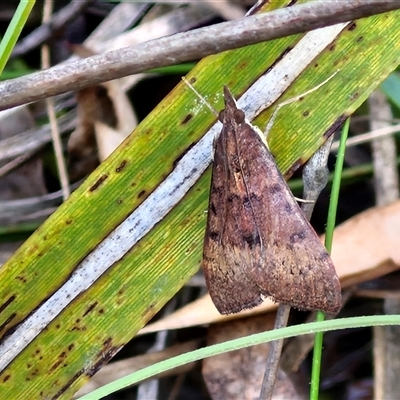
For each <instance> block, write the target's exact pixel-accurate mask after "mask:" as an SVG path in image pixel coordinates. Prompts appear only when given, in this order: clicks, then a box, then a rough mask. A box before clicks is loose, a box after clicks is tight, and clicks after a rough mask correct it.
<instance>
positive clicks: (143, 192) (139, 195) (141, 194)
mask: <svg viewBox="0 0 400 400" xmlns="http://www.w3.org/2000/svg"><path fill="white" fill-rule="evenodd" d="M145 193H146V191H145V190H142V191H141V192H140V193H139V194H138V195H137V197H138V199H140V198H141V197H143V196H144V195H145Z"/></svg>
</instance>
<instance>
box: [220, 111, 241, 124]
mask: <svg viewBox="0 0 400 400" xmlns="http://www.w3.org/2000/svg"><path fill="white" fill-rule="evenodd" d="M225 117H228V118H229V117H230V116H229V115H228V114H227V110H226V109H225V110H222V111H220V113H219V114H218V121H219V122H222V123H223V122H224V120H225ZM232 117H233V119H234V121H235V122H236V123H237V124H241V123H242V122H244V120H245V118H246V117H245V115H244V112H243V111H242V110H239V109H238V108H237V109H236V110H234V111H233V114H232Z"/></svg>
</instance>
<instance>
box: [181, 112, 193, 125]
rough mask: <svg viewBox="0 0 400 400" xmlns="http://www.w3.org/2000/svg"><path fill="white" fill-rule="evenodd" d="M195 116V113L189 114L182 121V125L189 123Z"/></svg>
mask: <svg viewBox="0 0 400 400" xmlns="http://www.w3.org/2000/svg"><path fill="white" fill-rule="evenodd" d="M192 118H193V114H188V115H186V117H185V118H184V119H183V121H182V125H185V124H187V123H188V122H189V121H190V120H191V119H192Z"/></svg>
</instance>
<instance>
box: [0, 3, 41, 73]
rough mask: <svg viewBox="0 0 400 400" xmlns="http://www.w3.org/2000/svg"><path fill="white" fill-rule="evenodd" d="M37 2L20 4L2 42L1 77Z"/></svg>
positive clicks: (0, 50)
mask: <svg viewBox="0 0 400 400" xmlns="http://www.w3.org/2000/svg"><path fill="white" fill-rule="evenodd" d="M35 2H36V0H22V1H20V2H19V4H18V7H17V9H16V10H15V13H14V15H13V17H12V19H11V22H10V25H9V26H8V28H7V30H6V33H5V34H4V36H3V39H2V40H1V42H0V75H1V73H2V72H3V69H4V67H5V66H6V64H7V61H8V59H9V58H10V54H11V52H12V50H13V48H14V46H15V43H17V40H18V38H19V35H20V34H21V31H22V28H23V27H24V26H25V23H26V21H27V19H28V17H29V14H30V13H31V10H32V8H33V6H34V5H35Z"/></svg>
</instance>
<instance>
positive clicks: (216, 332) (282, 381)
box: [202, 313, 304, 400]
mask: <svg viewBox="0 0 400 400" xmlns="http://www.w3.org/2000/svg"><path fill="white" fill-rule="evenodd" d="M274 321H275V313H270V314H266V315H261V316H252V317H249V318H242V319H240V320H235V321H228V322H223V323H220V324H213V325H211V326H210V328H209V330H208V343H207V344H208V345H212V344H216V343H221V342H225V341H227V340H232V339H236V338H239V337H243V336H247V335H251V334H254V333H259V332H264V331H266V330H271V329H273V327H274ZM268 351H269V343H263V344H260V345H257V346H252V347H248V348H245V349H240V350H235V351H230V352H228V353H224V354H220V355H217V356H214V357H210V358H206V359H204V360H203V370H202V372H203V377H204V381H205V383H206V386H207V388H208V391H209V393H210V395H211V398H212V399H224V400H253V399H254V400H255V399H258V397H259V395H260V390H261V384H262V380H263V376H264V371H265V366H266V360H267V356H268ZM278 376H279V378H278V380H277V382H276V386H275V389H274V395H273V399H274V400H277V399H293V400H296V399H302V398H304V396H300V395H299V394H298V393H297V391H296V389H295V387H294V385H293V383H292V382H291V381H290V379H289V378H288V377H287V375H286V374H285V373H284V372H283V371H279V373H278Z"/></svg>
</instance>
